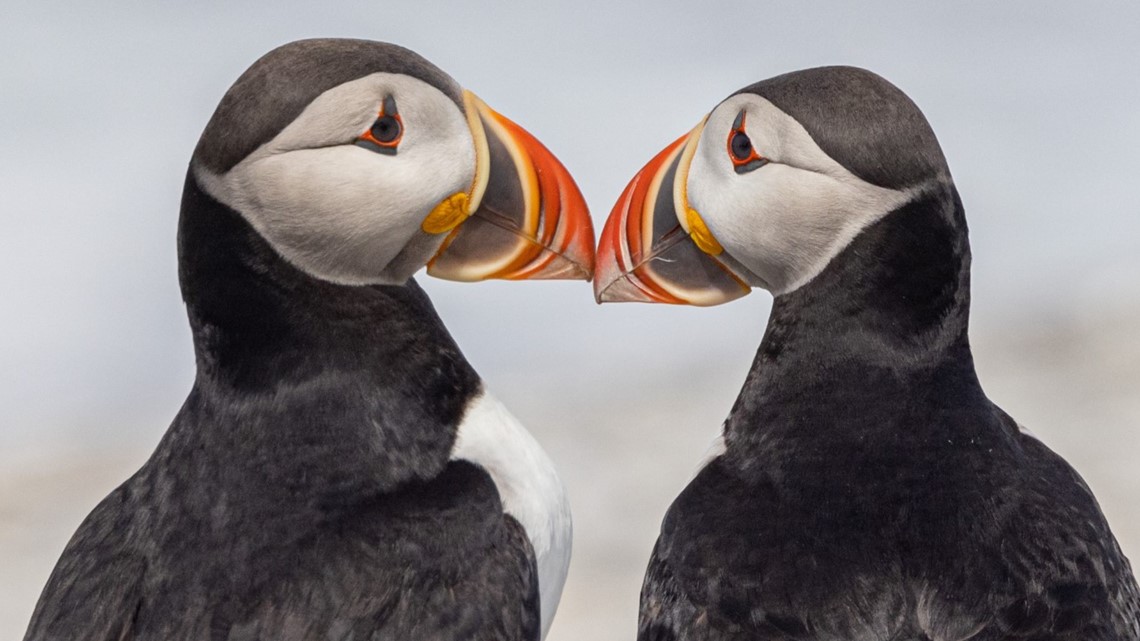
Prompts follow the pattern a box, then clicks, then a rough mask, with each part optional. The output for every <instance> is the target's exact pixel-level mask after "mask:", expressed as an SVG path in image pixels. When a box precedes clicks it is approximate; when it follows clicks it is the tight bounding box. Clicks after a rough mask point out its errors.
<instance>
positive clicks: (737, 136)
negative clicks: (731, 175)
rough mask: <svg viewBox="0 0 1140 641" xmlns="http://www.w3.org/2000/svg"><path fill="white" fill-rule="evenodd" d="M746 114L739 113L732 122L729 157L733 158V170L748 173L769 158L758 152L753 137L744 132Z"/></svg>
mask: <svg viewBox="0 0 1140 641" xmlns="http://www.w3.org/2000/svg"><path fill="white" fill-rule="evenodd" d="M744 116H745V113H744V111H741V112H740V113H739V114H737V116H736V120H735V121H733V123H732V131H730V132H728V157H729V159H730V160H732V168H733V170H735V171H736V173H738V174H746V173H748V172H750V171H752V170H753V169H759V168H760V167H763V166H764V165H766V164H768V159H767V158H765V157H763V156H761V155H760V154H758V153H756V149H755V148H754V147H753V146H752V139H751V138H749V137H748V134H746V133H744Z"/></svg>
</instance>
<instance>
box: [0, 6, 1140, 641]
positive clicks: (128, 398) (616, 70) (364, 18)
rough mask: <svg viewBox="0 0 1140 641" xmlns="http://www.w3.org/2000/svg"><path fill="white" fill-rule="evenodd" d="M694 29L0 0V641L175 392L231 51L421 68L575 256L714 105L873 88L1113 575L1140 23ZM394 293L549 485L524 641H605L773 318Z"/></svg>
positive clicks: (857, 15) (843, 16)
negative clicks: (803, 73)
mask: <svg viewBox="0 0 1140 641" xmlns="http://www.w3.org/2000/svg"><path fill="white" fill-rule="evenodd" d="M699 4H700V5H701V6H699V7H698V3H685V2H675V1H670V2H649V1H640V2H629V3H607V2H597V3H586V2H569V1H559V2H543V3H508V2H484V3H478V4H476V3H460V2H455V3H439V2H425V1H422V0H417V1H415V2H411V1H408V2H405V3H394V2H380V1H375V0H374V1H372V2H346V3H335V5H331V4H327V3H320V4H318V3H304V2H295V1H287V2H278V3H274V4H272V5H269V4H261V5H254V4H252V3H240V2H198V3H194V4H193V5H191V4H189V3H184V4H180V5H175V4H172V3H144V2H116V3H80V2H52V1H45V0H37V1H36V2H25V1H22V0H6V1H5V3H4V6H3V8H2V9H0V18H2V19H0V216H2V224H0V300H2V301H3V303H2V305H0V322H2V325H0V638H19V637H20V636H21V635H22V634H23V630H24V628H25V626H26V625H27V621H28V618H29V616H30V614H31V610H32V607H33V605H34V603H35V600H36V598H37V597H38V595H39V592H40V590H41V588H42V586H43V584H44V582H45V581H46V579H47V576H48V573H49V572H50V571H51V568H52V567H53V565H54V563H55V560H56V558H57V557H58V555H59V553H60V551H61V550H62V549H63V546H64V544H65V543H66V542H67V540H68V538H69V537H70V536H71V534H72V532H73V531H74V530H75V528H76V527H77V526H78V524H79V522H80V521H81V520H82V518H83V517H84V516H85V515H86V514H87V512H88V511H89V510H90V509H91V508H92V507H93V506H94V505H95V503H96V502H97V501H98V500H99V499H100V498H102V497H103V496H104V495H105V494H106V493H107V492H109V491H110V490H111V489H112V488H113V487H115V486H116V485H117V484H118V483H120V482H121V481H122V480H124V479H125V478H126V477H127V476H128V475H129V474H130V473H131V472H133V471H134V470H135V469H136V468H137V467H138V466H139V465H141V464H142V462H143V461H144V460H145V459H146V457H147V456H148V454H149V453H150V451H151V450H152V449H153V447H154V446H155V445H156V443H157V442H158V439H159V437H160V436H161V434H162V433H163V431H164V429H165V428H166V426H167V425H168V424H169V422H170V420H171V419H172V418H173V416H174V414H175V412H176V411H177V410H178V408H179V406H180V404H181V402H182V400H183V398H184V397H185V395H186V393H187V391H188V390H189V388H190V385H191V381H192V379H193V375H194V369H193V359H192V354H191V344H190V334H189V331H188V328H187V325H186V320H185V316H184V311H183V307H182V303H181V301H180V299H179V292H178V283H177V273H176V261H175V224H176V220H177V216H178V203H179V197H180V192H181V188H182V181H183V177H184V175H185V168H186V164H187V162H188V160H189V158H190V154H191V151H192V150H193V147H194V145H195V142H196V140H197V137H198V134H199V133H200V131H201V130H202V127H203V126H204V125H205V123H206V121H207V120H208V119H209V117H210V114H211V113H212V111H213V109H214V106H215V105H216V103H217V101H218V100H219V98H220V97H221V96H222V94H223V93H224V92H225V90H226V88H227V87H228V86H229V85H230V83H231V82H232V81H233V80H234V79H235V78H236V77H237V76H238V75H239V74H240V73H241V72H242V71H243V70H244V69H245V68H246V67H247V66H248V65H249V64H250V63H252V62H253V61H254V60H255V59H256V58H257V57H258V56H260V55H261V54H263V53H264V52H266V51H267V50H269V49H271V48H273V47H274V46H276V45H279V44H282V43H285V42H287V41H290V40H294V39H298V38H304V37H312V36H351V37H361V38H370V39H377V40H388V41H392V42H396V43H399V44H402V45H405V46H407V47H410V48H412V49H415V50H416V51H418V52H420V53H421V54H423V55H424V56H426V57H427V58H428V59H430V60H432V61H433V62H435V63H436V64H438V65H439V66H441V67H442V68H443V69H445V70H446V71H448V72H449V73H451V74H452V75H453V76H454V77H455V78H456V79H458V80H459V82H460V83H462V84H463V85H464V86H466V87H467V88H470V89H472V90H473V91H475V92H477V93H478V94H479V95H480V96H481V97H482V98H484V99H485V100H486V101H487V102H488V103H489V104H490V105H492V106H494V107H495V108H496V109H498V110H501V111H502V112H503V113H504V114H506V115H508V116H509V117H511V118H512V119H515V120H517V121H518V122H520V123H522V124H523V125H524V126H526V127H527V128H528V129H530V130H531V131H532V132H533V133H535V134H536V135H537V136H538V137H539V138H540V139H541V140H542V141H543V142H544V143H546V145H547V146H548V147H550V149H552V150H553V151H554V152H555V153H556V154H557V155H558V156H559V157H560V158H561V159H562V161H563V162H564V163H565V164H566V166H567V167H568V168H569V169H570V171H571V172H572V173H573V174H574V175H575V177H576V178H577V180H578V182H579V185H580V186H581V188H582V190H583V192H584V193H585V195H586V198H587V200H588V202H589V204H590V206H591V209H592V211H593V213H594V218H595V221H596V224H597V226H598V227H599V228H600V225H601V221H602V220H603V219H604V217H605V215H606V214H608V212H609V210H610V207H611V205H612V203H613V201H614V200H615V199H616V198H617V196H618V195H619V193H620V192H621V189H622V188H623V187H624V185H625V183H626V181H627V180H628V179H629V178H630V177H631V176H632V175H633V173H634V172H636V171H637V170H638V169H639V168H640V167H641V166H642V164H643V163H644V162H645V161H647V160H648V159H649V158H650V157H651V156H652V155H653V154H654V153H656V152H657V151H658V150H659V149H661V148H662V147H663V146H664V145H665V144H666V143H668V142H670V141H672V140H673V139H674V138H675V137H677V136H678V135H680V134H681V133H683V132H685V131H687V130H688V129H689V128H690V127H691V126H693V125H694V124H695V123H696V122H697V120H698V119H699V118H701V116H702V115H703V114H704V113H706V112H707V111H708V110H709V109H711V108H712V107H713V106H714V105H715V104H716V103H717V102H718V101H720V100H721V99H722V98H723V97H725V96H726V95H728V94H729V93H730V92H732V91H735V90H736V89H738V88H739V87H742V86H744V85H747V84H750V83H752V82H754V81H756V80H760V79H763V78H767V77H770V76H773V75H776V74H779V73H783V72H786V71H791V70H794V69H800V68H804V67H810V66H816V65H824V64H852V65H859V66H864V67H868V68H870V69H872V70H875V71H877V72H879V73H880V74H882V75H884V76H886V77H887V78H888V79H890V80H892V81H893V82H895V83H896V84H897V85H899V86H900V87H901V88H902V89H903V90H904V91H906V92H907V93H908V94H910V96H911V97H913V98H914V100H915V101H916V102H917V103H918V104H919V106H920V107H921V108H922V109H923V110H924V111H925V113H926V115H927V116H928V118H929V119H930V121H931V123H932V124H933V126H934V129H935V131H936V132H937V133H938V136H939V138H940V140H941V142H942V145H943V147H944V149H945V151H946V155H947V157H948V158H949V160H950V165H951V168H952V169H953V172H954V176H955V179H956V181H957V184H958V188H959V190H960V192H961V194H962V197H963V199H964V201H965V203H966V210H967V214H968V217H969V220H970V225H971V237H972V242H973V250H974V272H973V273H974V289H973V292H974V299H973V300H974V304H973V326H972V327H973V334H972V335H973V340H974V344H975V351H976V359H977V363H978V368H979V370H980V373H981V376H982V380H983V383H984V384H985V386H986V389H987V392H988V393H989V394H990V396H991V397H992V398H993V399H994V400H995V401H997V402H998V403H999V404H1000V405H1002V406H1003V407H1004V408H1005V409H1006V410H1007V411H1009V412H1010V413H1011V414H1012V415H1013V416H1014V417H1016V418H1017V419H1018V420H1019V421H1021V422H1022V423H1024V424H1025V425H1027V426H1029V427H1030V428H1031V429H1032V430H1033V431H1034V432H1035V433H1036V434H1037V435H1038V436H1040V437H1041V439H1042V440H1044V441H1045V442H1046V443H1048V444H1049V445H1050V446H1051V447H1052V448H1053V449H1055V450H1056V451H1058V452H1059V453H1060V454H1062V455H1063V456H1064V457H1065V458H1067V459H1068V460H1069V461H1070V462H1071V463H1072V464H1073V465H1074V466H1075V467H1076V468H1077V469H1078V470H1079V471H1080V472H1081V473H1082V474H1083V475H1084V477H1085V478H1086V479H1087V480H1088V482H1089V484H1090V485H1091V486H1092V488H1093V490H1094V491H1095V493H1096V494H1097V496H1098V497H1099V499H1100V501H1101V504H1102V507H1103V508H1104V511H1105V512H1106V513H1107V515H1108V518H1109V520H1110V522H1111V523H1112V525H1113V526H1114V529H1115V531H1116V534H1117V537H1118V538H1119V539H1120V542H1121V544H1122V546H1123V547H1124V550H1125V552H1126V553H1128V554H1130V555H1131V556H1132V557H1133V558H1134V559H1135V558H1137V557H1138V556H1140V466H1138V465H1137V463H1136V461H1135V459H1136V458H1137V456H1138V455H1140V336H1138V335H1137V327H1138V322H1140V252H1138V251H1137V247H1138V241H1140V208H1138V207H1137V204H1136V199H1137V185H1138V184H1140V151H1138V150H1140V110H1138V109H1137V104H1138V103H1140V63H1138V62H1137V61H1138V60H1140V4H1138V3H1135V2H1123V1H1122V2H1116V3H1098V4H1097V5H1096V7H1097V8H1096V9H1095V10H1094V9H1090V8H1088V7H1087V6H1084V5H1078V4H1077V3H1071V2H1065V3H1062V2H1026V1H1018V2H1003V3H1000V4H997V3H990V2H980V1H978V2H957V3H953V4H952V5H950V4H944V5H942V6H928V5H926V4H917V3H912V2H901V1H900V2H883V3H875V5H874V7H871V6H868V5H866V4H865V3H857V4H856V3H840V2H825V3H812V4H811V5H810V6H809V5H805V4H804V3H796V2H779V3H770V2H764V3H760V2H704V3H699ZM334 7H335V8H334ZM420 282H421V283H422V284H423V285H424V286H425V287H426V288H427V289H428V291H429V293H430V294H431V296H432V298H433V300H434V301H435V303H436V305H437V307H438V309H439V311H440V313H441V315H442V316H443V318H444V320H445V322H446V323H447V324H448V326H449V327H450V329H451V331H452V332H453V334H454V335H455V337H456V338H457V340H458V341H459V344H460V345H461V346H462V347H463V348H464V350H465V352H466V354H467V356H468V358H469V359H470V360H471V361H472V362H473V363H474V365H475V367H476V368H477V369H478V370H479V371H480V373H481V374H482V375H483V377H484V378H485V379H486V380H487V381H488V384H489V386H490V387H491V389H493V390H494V392H495V394H496V395H497V396H499V397H500V398H501V399H502V400H503V401H504V402H505V403H506V404H507V405H508V406H509V407H510V408H511V409H512V410H513V411H514V413H515V414H516V415H518V416H519V417H520V418H521V419H522V421H523V423H524V424H526V425H528V426H529V427H530V429H531V430H532V432H533V433H534V434H535V435H536V436H537V438H538V439H539V440H540V441H541V442H542V444H543V445H544V447H545V448H546V449H547V451H548V452H549V453H550V455H551V457H552V458H553V459H554V460H555V461H556V462H557V463H558V465H559V468H560V470H561V473H562V476H563V478H564V479H565V481H566V483H567V485H568V486H569V490H570V493H571V499H572V501H573V505H574V512H575V526H576V527H575V529H576V539H575V556H574V560H573V565H572V567H571V572H570V577H569V583H568V585H567V588H566V593H565V595H564V597H563V600H562V605H561V608H560V611H559V615H558V618H557V619H556V620H555V624H554V628H553V630H552V632H551V635H550V638H551V639H553V640H555V641H565V640H569V639H574V638H590V639H599V640H609V639H613V640H617V639H628V638H632V635H633V632H634V630H635V622H636V608H637V597H638V589H639V586H640V582H641V576H642V573H643V572H644V569H645V563H646V560H647V559H648V556H649V552H650V549H651V547H652V544H653V541H654V539H655V537H656V532H657V528H658V525H659V522H660V518H661V516H662V515H663V514H664V512H665V509H666V508H667V506H668V505H669V503H670V502H671V500H672V498H673V497H674V496H675V495H676V494H677V493H678V492H679V491H680V490H681V488H682V487H684V485H685V484H686V483H687V482H688V480H689V479H690V477H691V475H692V474H693V472H694V471H695V470H696V468H697V465H698V463H699V461H700V460H701V458H702V455H703V453H704V452H705V450H706V448H707V447H708V445H709V443H710V442H711V441H712V439H713V438H714V436H715V435H716V434H717V432H718V430H719V427H720V424H721V422H722V420H723V419H724V417H725V416H726V415H727V413H728V410H729V407H730V406H731V404H732V401H733V399H734V398H735V396H736V394H737V392H738V390H739V387H740V384H741V383H742V381H743V379H744V375H745V373H746V372H747V369H748V366H749V364H750V361H751V359H752V356H753V353H754V351H755V348H756V345H757V344H758V343H759V340H760V336H761V332H762V330H763V327H764V324H765V320H766V318H767V313H768V309H769V306H770V297H769V296H768V295H767V294H766V293H764V292H762V291H757V292H756V293H754V294H753V295H752V296H749V297H748V298H745V299H743V300H741V301H738V302H736V303H733V304H730V305H725V306H722V307H719V308H713V309H680V308H673V307H664V306H662V307H658V306H649V305H625V306H622V305H609V306H606V307H604V308H601V307H598V306H596V305H594V303H593V301H592V297H591V291H590V288H589V286H588V285H586V284H584V283H520V284H515V283H484V284H478V285H460V284H453V283H447V282H442V281H436V280H433V279H429V278H427V277H424V276H421V277H420Z"/></svg>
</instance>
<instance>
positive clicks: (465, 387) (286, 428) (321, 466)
mask: <svg viewBox="0 0 1140 641" xmlns="http://www.w3.org/2000/svg"><path fill="white" fill-rule="evenodd" d="M179 252H180V257H179V258H180V280H181V283H182V289H183V297H184V299H185V301H186V304H187V308H188V311H189V315H190V321H191V327H192V330H193V335H194V344H195V351H196V357H197V365H198V376H197V379H196V380H195V383H194V387H193V390H192V391H191V393H190V395H189V398H187V400H186V403H185V405H184V406H183V408H182V410H181V411H180V412H179V414H178V416H177V418H176V419H175V420H174V423H173V425H172V426H171V427H170V429H169V431H168V432H167V434H166V435H165V437H164V438H163V439H162V442H161V443H160V444H159V446H158V449H157V451H156V452H155V453H154V455H153V456H152V457H151V459H150V460H149V461H148V462H147V463H146V464H145V465H144V466H143V468H142V469H141V470H139V472H138V473H137V474H135V475H134V476H133V477H132V478H131V479H130V480H128V481H127V482H126V483H124V484H123V485H122V486H120V487H119V488H118V489H116V490H115V491H114V492H113V493H112V494H111V495H110V496H108V497H107V498H106V499H105V500H104V501H103V502H102V503H101V504H100V505H99V506H98V507H97V508H96V509H95V510H94V511H93V512H92V513H91V515H90V516H88V518H87V520H86V521H85V522H84V523H83V525H82V526H81V527H80V528H79V531H78V532H77V533H76V534H75V536H74V537H73V538H72V540H71V542H70V543H69V544H68V546H67V549H66V550H65V552H64V554H63V556H62V558H61V559H60V561H59V564H58V565H57V567H56V569H55V571H54V573H53V574H52V577H51V579H50V580H49V581H48V584H47V586H46V588H45V589H44V592H43V595H42V596H41V598H40V602H39V605H38V606H37V607H36V611H35V614H34V615H33V618H32V622H31V625H30V627H29V629H28V632H27V636H26V637H25V639H27V640H28V641H33V640H34V641H40V640H49V639H53V640H54V639H59V640H64V639H66V640H84V639H89V640H92V641H95V640H99V641H103V640H112V639H113V640H116V641H119V640H126V639H156V640H157V639H164V640H165V639H195V640H197V639H209V640H211V641H213V640H227V641H236V640H253V639H267V640H268V639H321V640H340V639H344V640H346V641H347V640H350V639H351V640H353V641H362V640H368V639H496V640H498V639H502V640H515V639H537V638H538V635H539V616H538V604H537V600H538V591H537V579H536V572H535V561H534V553H533V549H532V548H531V546H530V543H529V541H528V540H527V537H526V535H525V532H524V531H523V528H522V527H521V526H520V525H519V523H518V522H517V521H515V520H514V519H513V518H512V517H510V516H507V515H504V514H503V511H502V506H501V503H500V499H499V495H498V493H497V491H496V489H495V485H494V483H493V482H492V480H491V478H490V477H489V476H488V475H487V473H486V472H485V471H483V470H482V469H481V468H479V467H477V466H475V465H473V464H470V463H465V462H449V455H450V451H451V448H452V444H453V442H454V439H455V433H456V429H457V424H458V423H459V421H460V419H461V417H462V412H463V409H464V407H465V404H466V403H467V401H468V400H469V399H470V398H471V397H472V396H473V395H475V394H477V393H478V391H479V388H480V382H479V378H478V376H477V375H476V374H475V372H474V371H473V370H472V369H471V367H470V365H469V364H468V363H467V362H466V360H465V359H464V358H463V356H462V354H461V353H460V352H459V349H458V347H457V346H456V345H455V343H454V342H453V341H452V339H451V337H450V336H449V335H448V333H447V331H446V329H444V327H443V325H442V323H441V322H440V320H439V318H438V316H437V315H436V314H435V311H434V309H433V308H432V306H431V303H430V302H429V301H428V299H427V297H426V295H425V294H424V293H423V292H422V291H421V290H420V289H419V287H418V286H417V285H416V284H415V283H414V282H411V281H409V282H408V284H407V285H406V286H372V287H345V286H340V285H335V284H331V283H328V282H325V281H320V280H317V279H315V278H312V277H310V276H307V275H306V274H304V273H303V272H300V271H299V270H297V269H295V268H293V267H292V266H290V265H289V264H287V263H285V262H284V261H283V260H282V259H281V258H280V257H279V256H278V255H277V254H276V253H275V252H274V251H273V250H272V249H271V248H270V247H269V246H268V245H267V244H266V243H265V241H264V240H263V239H262V238H261V237H260V236H259V235H258V234H257V233H255V232H254V231H253V230H252V228H250V227H249V225H248V224H247V223H246V222H245V221H244V220H243V219H242V217H241V216H240V215H238V214H237V213H236V212H234V211H232V210H230V209H229V208H227V207H225V206H223V205H221V204H219V203H218V202H216V201H215V200H214V199H212V198H211V197H210V196H208V195H206V194H205V193H204V192H203V191H202V190H201V189H200V188H199V187H198V185H197V184H196V182H195V179H194V178H193V177H192V176H191V177H188V179H187V184H186V189H185V192H184V197H183V207H182V217H181V221H180V228H179Z"/></svg>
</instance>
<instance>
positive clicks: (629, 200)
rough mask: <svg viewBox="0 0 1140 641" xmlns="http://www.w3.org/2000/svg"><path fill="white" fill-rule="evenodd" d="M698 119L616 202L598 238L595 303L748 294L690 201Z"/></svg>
mask: <svg viewBox="0 0 1140 641" xmlns="http://www.w3.org/2000/svg"><path fill="white" fill-rule="evenodd" d="M704 124H705V123H704V121H703V120H702V121H701V123H700V124H699V125H697V126H696V127H695V128H694V129H693V130H692V131H691V132H689V133H688V134H687V135H685V136H682V137H681V138H679V139H678V140H676V141H675V142H673V144H671V145H669V146H668V147H666V148H665V149H664V151H662V152H661V153H659V154H657V155H656V156H655V157H654V158H653V160H650V161H649V164H647V165H645V167H644V168H643V169H642V170H641V171H639V172H638V173H637V175H636V176H634V177H633V180H632V181H630V183H629V185H628V186H627V187H626V188H625V191H624V192H622V195H621V198H619V199H618V202H617V204H615V205H614V208H613V211H612V212H610V217H609V218H608V219H607V220H606V224H605V226H604V227H603V228H602V237H601V239H600V240H599V241H598V252H597V261H598V267H597V273H596V275H595V278H594V296H595V298H597V301H598V302H599V303H615V302H627V301H638V302H645V303H672V304H677V305H700V306H709V305H719V304H721V303H725V302H728V301H730V300H733V299H736V298H740V297H741V296H744V295H745V294H747V293H749V292H750V291H751V287H750V286H749V285H748V283H747V282H746V281H745V280H744V279H742V278H740V277H739V276H737V275H736V274H735V273H734V272H733V270H732V268H730V267H729V265H728V264H727V263H729V262H730V260H731V259H729V258H728V257H727V256H726V255H725V254H724V249H723V247H721V245H720V243H719V242H717V240H716V238H714V237H713V235H712V233H711V232H710V231H709V228H708V226H707V225H706V224H705V222H704V220H703V219H702V218H701V216H700V213H698V212H697V211H696V210H695V209H693V208H692V207H691V206H690V205H689V200H688V194H687V182H688V173H689V166H690V164H691V163H692V160H693V155H694V154H695V153H696V149H697V142H698V140H699V139H700V136H701V131H702V130H703V129H704Z"/></svg>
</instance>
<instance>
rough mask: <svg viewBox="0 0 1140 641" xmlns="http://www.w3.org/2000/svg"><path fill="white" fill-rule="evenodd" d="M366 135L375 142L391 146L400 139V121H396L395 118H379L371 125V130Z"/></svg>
mask: <svg viewBox="0 0 1140 641" xmlns="http://www.w3.org/2000/svg"><path fill="white" fill-rule="evenodd" d="M368 133H370V134H372V137H373V138H375V139H376V140H377V142H382V143H388V144H391V143H392V142H393V141H395V140H396V139H397V138H399V137H400V133H401V126H400V121H399V120H396V117H395V116H380V117H379V118H377V119H376V122H374V123H372V128H371V129H369V130H368Z"/></svg>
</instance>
